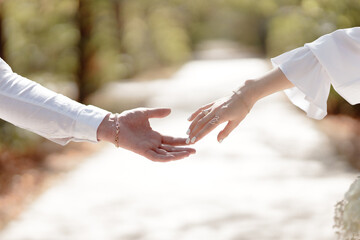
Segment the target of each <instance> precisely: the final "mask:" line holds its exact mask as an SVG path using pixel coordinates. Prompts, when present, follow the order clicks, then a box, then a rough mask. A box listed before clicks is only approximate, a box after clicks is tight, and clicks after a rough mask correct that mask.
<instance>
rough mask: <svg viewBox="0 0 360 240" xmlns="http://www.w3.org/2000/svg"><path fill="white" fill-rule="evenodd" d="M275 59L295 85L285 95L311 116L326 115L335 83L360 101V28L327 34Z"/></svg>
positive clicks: (352, 99)
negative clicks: (328, 100) (331, 88)
mask: <svg viewBox="0 0 360 240" xmlns="http://www.w3.org/2000/svg"><path fill="white" fill-rule="evenodd" d="M271 62H272V64H273V65H274V66H277V67H279V68H280V69H281V71H282V72H283V73H284V74H285V76H286V77H287V78H288V79H289V80H290V81H291V82H292V83H293V84H294V86H295V87H293V88H291V89H287V90H285V94H286V95H287V96H288V97H289V99H290V101H291V102H293V103H294V104H295V105H296V106H298V107H299V108H301V109H302V110H304V111H305V112H306V113H307V115H308V116H309V117H311V118H315V119H322V118H324V117H325V116H326V114H327V99H328V96H329V92H330V86H331V85H332V86H333V87H334V89H335V90H336V91H337V92H338V93H339V94H340V95H341V96H342V97H343V98H344V99H345V100H347V101H348V102H349V103H350V104H358V103H360V27H355V28H349V29H341V30H337V31H335V32H333V33H330V34H327V35H324V36H322V37H320V38H319V39H317V40H315V41H314V42H312V43H307V44H305V45H304V46H303V47H300V48H297V49H295V50H292V51H290V52H286V53H284V54H282V55H280V56H277V57H275V58H272V59H271Z"/></svg>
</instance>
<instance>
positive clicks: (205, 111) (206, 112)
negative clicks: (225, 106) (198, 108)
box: [201, 109, 210, 116]
mask: <svg viewBox="0 0 360 240" xmlns="http://www.w3.org/2000/svg"><path fill="white" fill-rule="evenodd" d="M209 112H210V109H205V110H203V111H202V112H201V113H202V114H204V116H206V115H208V114H209Z"/></svg>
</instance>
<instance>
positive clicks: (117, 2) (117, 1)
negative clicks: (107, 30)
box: [113, 0, 125, 53]
mask: <svg viewBox="0 0 360 240" xmlns="http://www.w3.org/2000/svg"><path fill="white" fill-rule="evenodd" d="M113 5H114V11H115V18H116V33H117V38H118V40H119V42H120V44H119V46H120V47H119V51H120V52H122V53H125V49H124V48H123V46H122V45H121V42H122V38H123V30H124V19H123V17H122V8H123V0H113Z"/></svg>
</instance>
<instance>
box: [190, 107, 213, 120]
mask: <svg viewBox="0 0 360 240" xmlns="http://www.w3.org/2000/svg"><path fill="white" fill-rule="evenodd" d="M213 104H214V103H209V104H206V105H204V106H202V107H201V108H199V109H198V110H196V111H195V112H194V113H193V114H191V116H190V117H189V118H188V121H193V120H194V119H195V118H196V117H197V116H198V115H199V114H200V113H201V112H202V111H203V110H205V109H208V108H209V107H211V106H212V105H213Z"/></svg>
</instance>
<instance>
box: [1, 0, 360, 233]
mask: <svg viewBox="0 0 360 240" xmlns="http://www.w3.org/2000/svg"><path fill="white" fill-rule="evenodd" d="M359 25H360V1H358V0H342V1H339V0H257V1H254V0H108V1H104V0H61V1H59V0H31V1H29V0H3V1H1V2H0V56H1V57H2V58H3V59H4V60H5V61H6V62H7V63H8V64H9V65H10V66H11V67H12V69H13V70H14V71H15V72H17V73H18V74H20V75H23V76H25V77H28V78H30V79H32V80H34V81H36V82H39V83H41V84H43V85H45V86H47V87H49V88H51V89H53V90H55V91H58V92H61V93H63V94H65V95H67V96H69V97H71V98H73V99H75V100H77V101H80V102H83V103H91V98H92V96H94V94H96V93H97V91H99V90H101V89H103V88H104V87H106V86H107V85H108V84H109V83H111V82H120V81H124V82H125V81H126V82H131V81H138V79H146V80H147V81H149V80H151V79H153V78H157V77H159V76H161V77H162V76H164V75H165V76H167V75H168V74H171V73H172V72H173V71H174V70H176V69H177V68H178V67H179V66H181V65H182V64H184V63H186V62H187V61H189V60H192V59H195V58H197V57H198V56H197V54H196V53H198V52H199V51H201V50H202V49H203V48H206V47H207V46H208V45H209V44H205V43H209V42H211V41H214V40H217V41H218V40H221V41H223V42H226V43H227V44H229V42H231V44H235V45H237V46H239V47H240V48H242V49H246V51H251V52H252V54H253V55H256V56H259V57H263V58H270V57H274V56H276V55H279V54H281V53H283V52H285V51H288V50H291V49H293V48H296V47H299V46H302V45H303V44H304V43H306V42H310V41H313V40H315V39H316V38H317V37H319V36H321V35H323V34H326V33H329V32H332V31H334V30H336V29H339V28H348V27H354V26H359ZM139 76H142V77H139ZM328 104H329V114H331V115H341V116H343V115H346V116H349V117H351V119H358V118H359V117H360V107H359V106H350V105H349V104H348V103H346V102H345V101H344V100H343V99H342V98H341V97H339V96H338V95H337V94H336V93H335V92H334V91H332V92H331V96H330V98H329V103H328ZM102 107H106V108H107V109H109V110H113V111H121V110H124V109H126V108H130V107H131V108H132V107H135V106H134V104H129V105H127V104H126V102H125V103H122V105H121V106H116V107H115V106H102ZM338 119H341V120H338V121H340V122H341V121H343V119H344V118H343V117H341V118H338ZM346 119H348V118H346ZM351 121H352V120H351ZM351 123H354V122H353V121H352V122H351ZM357 123H358V122H357V121H356V120H355V124H353V125H352V126H353V128H352V129H356V131H359V127H358V124H357ZM352 138H354V139H355V140H356V139H359V136H358V135H357V136H355V137H352ZM357 144H358V143H357ZM355 146H358V145H356V144H355ZM352 148H354V147H352ZM347 150H348V149H347ZM355 150H356V147H355ZM54 151H59V148H57V147H56V146H55V145H52V144H50V143H49V142H48V141H45V142H44V140H43V139H42V138H40V137H38V136H36V135H34V134H31V133H29V132H26V131H23V130H21V129H18V128H16V127H14V126H12V125H11V124H9V123H6V122H3V121H0V197H2V198H3V199H4V196H7V195H8V194H10V193H12V194H15V193H14V192H19V191H20V192H21V191H25V192H26V189H27V188H29V186H32V185H36V184H37V183H38V182H41V181H42V178H43V177H44V176H43V175H41V174H40V173H38V171H40V170H39V169H41V166H42V161H43V159H45V158H46V156H47V155H48V154H51V153H53V152H54ZM357 153H358V151H357ZM354 162H355V163H354ZM353 163H354V164H353V165H354V166H355V167H357V164H356V161H355V160H353ZM29 172H30V174H29ZM19 184H20V185H21V186H20V185H19ZM16 194H19V193H16ZM16 194H15V196H16V197H15V198H11V202H21V200H22V199H24V198H23V195H21V194H20V195H16ZM19 196H20V197H19ZM3 204H4V202H3ZM3 206H4V205H3ZM14 209H15V210H13V211H0V218H1V219H0V227H1V225H3V224H5V223H6V222H7V221H8V219H11V218H12V217H13V216H15V215H16V214H18V212H19V211H20V210H16V209H21V208H17V207H15V208H14Z"/></svg>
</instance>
